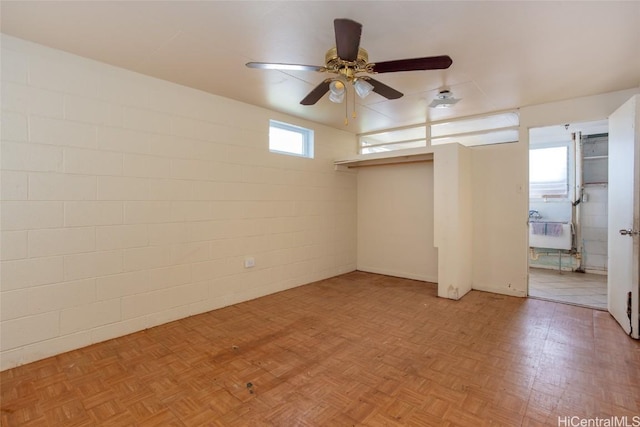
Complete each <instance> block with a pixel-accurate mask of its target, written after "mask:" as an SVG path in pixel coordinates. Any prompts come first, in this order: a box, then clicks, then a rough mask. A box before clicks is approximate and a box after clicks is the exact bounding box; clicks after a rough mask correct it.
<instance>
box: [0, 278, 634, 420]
mask: <svg viewBox="0 0 640 427" xmlns="http://www.w3.org/2000/svg"><path fill="white" fill-rule="evenodd" d="M0 378H1V380H2V385H1V390H2V393H1V397H2V404H1V407H2V418H1V421H2V425H3V426H7V427H8V426H18V425H19V426H31V425H38V426H40V425H41V426H89V425H111V426H134V425H139V426H204V425H212V426H351V425H363V426H396V425H408V426H481V425H505V426H519V425H525V426H533V425H545V426H546V425H553V426H557V425H559V424H558V417H559V416H560V417H569V416H577V417H581V418H595V417H599V418H605V417H613V416H615V417H624V416H627V417H628V418H627V419H628V420H629V422H631V421H632V417H633V416H637V415H639V414H640V343H638V342H637V341H634V340H632V339H630V338H629V337H627V336H626V335H625V334H624V332H623V331H622V329H620V328H619V327H618V326H617V324H616V323H615V321H614V320H613V319H612V318H611V317H610V316H609V314H608V313H606V312H602V311H598V310H591V309H587V308H583V307H576V306H570V305H564V304H558V303H553V302H548V301H542V300H536V299H526V298H513V297H507V296H501V295H495V294H490V293H484V292H476V291H473V292H471V293H469V294H468V295H466V296H465V297H464V298H463V299H461V300H460V301H451V300H446V299H440V298H437V297H436V287H435V285H433V284H428V283H424V282H418V281H412V280H405V279H398V278H392V277H386V276H380V275H374V274H368V273H361V272H354V273H349V274H345V275H342V276H338V277H335V278H332V279H328V280H324V281H320V282H317V283H313V284H310V285H307V286H302V287H299V288H295V289H291V290H288V291H285V292H281V293H278V294H275V295H271V296H267V297H264V298H260V299H257V300H253V301H249V302H245V303H242V304H238V305H235V306H231V307H227V308H224V309H220V310H216V311H212V312H209V313H205V314H202V315H198V316H194V317H191V318H187V319H183V320H179V321H176V322H172V323H169V324H166V325H163V326H159V327H156V328H152V329H149V330H146V331H142V332H138V333H135V334H132V335H128V336H125V337H122V338H118V339H114V340H111V341H107V342H104V343H100V344H97V345H93V346H90V347H87V348H83V349H80V350H76V351H72V352H69V353H65V354H61V355H59V356H56V357H53V358H49V359H46V360H42V361H39V362H35V363H32V364H29V365H25V366H22V367H19V368H16V369H12V370H8V371H4V372H2V373H1V376H0ZM565 425H568V424H565Z"/></svg>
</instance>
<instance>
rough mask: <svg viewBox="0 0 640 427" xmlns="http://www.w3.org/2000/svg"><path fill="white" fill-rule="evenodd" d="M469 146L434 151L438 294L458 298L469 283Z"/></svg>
mask: <svg viewBox="0 0 640 427" xmlns="http://www.w3.org/2000/svg"><path fill="white" fill-rule="evenodd" d="M471 189H472V187H471V149H470V148H467V147H463V146H462V145H458V144H447V145H442V146H438V147H437V148H436V149H435V150H434V208H435V210H434V244H435V246H436V247H437V248H438V296H439V297H443V298H450V299H459V298H461V297H462V296H464V295H465V294H466V293H467V292H469V291H470V290H471V285H472V264H473V258H472V248H473V246H472V243H473V230H472V198H471V196H472V194H471Z"/></svg>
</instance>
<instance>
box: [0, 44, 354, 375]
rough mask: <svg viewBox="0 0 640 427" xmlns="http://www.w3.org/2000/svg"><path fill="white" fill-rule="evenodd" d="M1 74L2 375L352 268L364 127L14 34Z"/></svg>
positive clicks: (5, 47)
mask: <svg viewBox="0 0 640 427" xmlns="http://www.w3.org/2000/svg"><path fill="white" fill-rule="evenodd" d="M1 71H2V73H1V74H2V76H1V77H2V88H1V89H2V138H1V144H2V148H1V165H2V173H1V198H2V207H1V209H0V216H1V224H2V226H1V231H2V239H1V252H0V258H1V260H2V262H1V272H0V279H1V286H0V307H1V318H0V321H1V326H0V328H1V329H0V333H1V335H2V338H1V347H0V351H1V353H0V356H1V366H0V368H1V369H7V368H10V367H13V366H16V365H19V364H22V363H26V362H30V361H34V360H37V359H41V358H44V357H47V356H50V355H53V354H57V353H61V352H64V351H67V350H71V349H74V348H78V347H82V346H85V345H88V344H91V343H95V342H99V341H103V340H106V339H109V338H113V337H117V336H121V335H124V334H127V333H130V332H134V331H139V330H142V329H144V328H148V327H151V326H154V325H158V324H161V323H165V322H168V321H171V320H174V319H178V318H182V317H186V316H189V315H192V314H195V313H200V312H205V311H208V310H212V309H215V308H218V307H222V306H226V305H229V304H233V303H236V302H239V301H244V300H248V299H251V298H256V297H259V296H262V295H265V294H269V293H273V292H277V291H280V290H283V289H287V288H291V287H294V286H298V285H301V284H305V283H309V282H312V281H314V280H318V279H322V278H326V277H331V276H334V275H337V274H341V273H344V272H348V271H352V270H354V269H355V267H356V176H355V174H353V173H343V172H336V171H334V168H333V160H334V159H335V158H337V157H341V156H347V155H351V154H354V153H355V144H354V136H353V135H352V134H349V133H346V132H342V131H338V130H335V129H331V128H328V127H324V126H320V125H318V124H315V123H310V122H305V121H302V120H299V119H296V118H293V117H288V116H284V115H281V114H277V113H274V112H272V111H268V110H265V109H261V108H257V107H253V106H249V105H246V104H243V103H240V102H236V101H232V100H228V99H225V98H221V97H217V96H213V95H210V94H206V93H203V92H199V91H196V90H192V89H188V88H185V87H182V86H179V85H175V84H171V83H168V82H165V81H161V80H156V79H152V78H149V77H146V76H142V75H139V74H135V73H132V72H129V71H125V70H122V69H118V68H115V67H111V66H107V65H104V64H101V63H97V62H94V61H90V60H87V59H83V58H80V57H76V56H72V55H69V54H66V53H63V52H60V51H56V50H52V49H49V48H45V47H43V46H39V45H35V44H32V43H28V42H25V41H21V40H18V39H15V38H11V37H6V36H2V70H1ZM270 118H274V119H278V120H283V121H287V122H290V123H293V124H296V125H301V126H306V127H311V128H313V129H315V159H313V160H310V159H304V158H297V157H290V156H283V155H278V154H271V153H269V151H268V120H269V119H270ZM247 255H250V256H253V257H255V260H256V267H254V268H253V269H244V268H243V260H244V257H245V256H247Z"/></svg>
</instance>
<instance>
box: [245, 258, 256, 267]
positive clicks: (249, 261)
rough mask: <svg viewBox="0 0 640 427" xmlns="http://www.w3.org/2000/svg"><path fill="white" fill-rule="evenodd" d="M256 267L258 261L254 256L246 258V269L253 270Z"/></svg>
mask: <svg viewBox="0 0 640 427" xmlns="http://www.w3.org/2000/svg"><path fill="white" fill-rule="evenodd" d="M255 266H256V259H255V258H254V257H252V256H248V257H245V259H244V268H251V267H255Z"/></svg>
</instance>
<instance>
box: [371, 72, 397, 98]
mask: <svg viewBox="0 0 640 427" xmlns="http://www.w3.org/2000/svg"><path fill="white" fill-rule="evenodd" d="M366 80H367V81H368V82H369V83H371V85H372V86H373V91H374V92H375V93H377V94H379V95H382V96H384V97H385V98H387V99H398V98H401V97H402V96H403V93H402V92H398V91H397V90H395V89H394V88H392V87H390V86H387V85H386V84H384V83H382V82H379V81H378V80H376V79H372V78H371V77H367V78H366Z"/></svg>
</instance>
